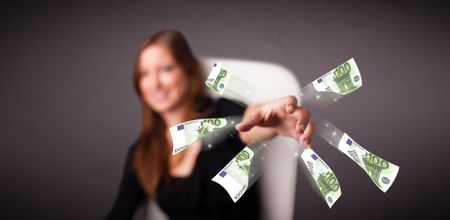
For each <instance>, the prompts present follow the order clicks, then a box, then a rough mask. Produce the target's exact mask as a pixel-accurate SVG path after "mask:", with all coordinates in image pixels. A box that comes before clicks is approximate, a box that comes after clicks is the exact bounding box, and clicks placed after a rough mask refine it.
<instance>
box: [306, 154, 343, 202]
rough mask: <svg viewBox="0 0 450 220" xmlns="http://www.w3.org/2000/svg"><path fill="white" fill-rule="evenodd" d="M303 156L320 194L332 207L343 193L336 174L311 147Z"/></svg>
mask: <svg viewBox="0 0 450 220" xmlns="http://www.w3.org/2000/svg"><path fill="white" fill-rule="evenodd" d="M301 157H302V160H303V162H304V163H305V165H306V167H307V168H308V170H309V172H310V174H311V176H312V177H313V180H314V182H315V183H316V185H317V187H318V188H319V191H320V194H321V195H322V197H323V198H324V199H325V201H326V203H327V205H328V207H330V208H331V207H332V206H333V204H334V203H335V202H336V201H337V200H338V199H339V197H341V195H342V192H341V186H340V185H339V182H338V179H337V178H336V175H335V174H334V172H333V170H331V168H330V167H329V166H328V165H327V164H326V163H325V161H323V160H322V158H320V157H319V156H318V155H317V154H316V153H315V152H314V151H313V150H312V149H311V148H306V149H305V151H303V153H302V155H301Z"/></svg>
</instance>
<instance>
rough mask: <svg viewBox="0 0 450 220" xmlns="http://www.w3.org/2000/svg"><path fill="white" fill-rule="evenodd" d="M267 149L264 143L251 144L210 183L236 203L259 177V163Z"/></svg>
mask: <svg viewBox="0 0 450 220" xmlns="http://www.w3.org/2000/svg"><path fill="white" fill-rule="evenodd" d="M266 149H267V145H266V144H265V143H251V144H249V145H247V146H246V147H244V149H242V150H241V151H240V152H239V153H238V154H237V155H236V156H235V157H234V158H233V159H232V160H231V161H230V162H229V163H228V164H227V165H226V166H225V167H224V168H223V169H222V170H221V171H220V172H219V173H217V175H216V176H214V177H213V178H212V181H214V182H216V183H218V184H220V185H221V186H222V187H223V188H224V189H225V190H226V191H227V192H228V194H229V195H230V197H231V199H232V200H233V202H236V201H238V200H239V199H240V198H241V197H242V195H243V194H244V193H245V192H246V191H247V189H249V188H250V187H251V186H252V185H253V183H255V181H256V180H257V179H258V178H259V176H260V175H261V161H262V160H264V157H263V154H264V152H265V150H266Z"/></svg>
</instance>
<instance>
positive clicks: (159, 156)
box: [133, 30, 211, 198]
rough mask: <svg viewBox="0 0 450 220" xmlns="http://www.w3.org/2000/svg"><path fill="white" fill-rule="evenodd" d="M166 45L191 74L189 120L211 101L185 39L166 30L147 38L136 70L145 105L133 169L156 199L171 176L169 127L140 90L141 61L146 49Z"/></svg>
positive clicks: (148, 192) (187, 99)
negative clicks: (166, 177) (167, 136)
mask: <svg viewBox="0 0 450 220" xmlns="http://www.w3.org/2000/svg"><path fill="white" fill-rule="evenodd" d="M154 44H162V45H164V46H166V48H168V49H169V50H170V52H171V54H172V55H173V56H174V58H175V60H176V62H177V63H178V64H179V65H180V66H181V67H182V69H183V70H184V73H185V74H187V78H188V80H189V82H188V90H189V91H188V92H187V94H186V97H185V99H186V103H187V105H189V108H188V109H189V110H188V112H186V118H185V120H191V119H194V118H195V117H196V116H197V113H198V112H199V111H201V109H203V108H204V107H205V106H206V105H208V104H209V103H210V102H211V99H210V98H208V96H206V95H205V92H204V83H203V77H202V72H201V68H200V65H199V62H198V60H197V59H196V58H195V56H194V55H193V53H192V51H191V49H190V47H189V44H188V42H187V40H186V39H185V37H184V36H183V35H182V34H181V33H180V32H178V31H176V30H162V31H159V32H157V33H155V34H154V35H152V36H149V37H147V38H146V39H144V41H143V42H142V43H141V45H140V46H139V48H138V52H137V56H136V59H135V62H134V68H133V84H134V88H135V90H136V93H137V95H138V96H139V98H140V101H141V106H142V114H143V115H142V116H143V118H142V128H141V131H140V134H139V137H138V140H137V146H136V150H135V153H134V158H133V159H134V161H133V167H134V169H135V170H136V173H137V176H138V179H139V182H140V184H141V185H142V187H143V188H144V189H145V191H146V193H147V195H148V196H149V197H153V198H154V197H155V196H156V191H157V187H158V184H159V182H160V180H161V178H162V177H163V175H165V174H168V169H169V157H170V152H169V146H168V144H169V143H168V142H167V140H166V130H167V129H168V128H167V127H166V124H165V122H164V120H163V118H162V117H161V115H160V114H159V113H157V112H155V111H154V110H152V109H151V107H150V106H148V105H147V103H146V102H145V101H144V99H143V97H142V93H141V90H140V87H139V81H140V74H139V60H140V56H141V53H142V51H143V50H145V49H146V48H148V47H150V46H152V45H154Z"/></svg>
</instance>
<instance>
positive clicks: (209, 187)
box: [106, 30, 314, 220]
mask: <svg viewBox="0 0 450 220" xmlns="http://www.w3.org/2000/svg"><path fill="white" fill-rule="evenodd" d="M133 83H134V87H135V90H136V92H137V95H138V96H139V98H140V100H141V104H142V111H143V124H142V129H141V132H140V135H139V137H138V139H137V141H136V142H135V143H133V144H132V145H131V147H130V149H129V151H128V155H127V157H126V163H125V169H124V173H123V176H122V180H121V183H120V187H119V192H118V195H117V198H116V201H115V203H114V205H113V207H112V209H111V210H110V212H109V213H108V215H107V216H106V219H108V220H111V219H131V218H132V216H133V214H134V212H135V210H136V208H137V207H138V206H139V205H140V204H141V203H142V202H143V201H145V200H146V199H147V198H153V199H155V200H156V201H157V202H158V204H159V206H160V207H161V208H162V210H163V211H164V212H165V213H166V214H167V215H168V216H169V218H170V219H247V220H248V219H258V218H259V217H260V208H261V207H260V201H259V195H258V194H259V192H258V190H257V188H258V187H257V184H255V186H254V187H252V188H250V189H249V190H248V191H247V192H246V193H245V194H244V195H243V196H242V198H241V199H240V200H239V201H238V202H237V203H233V201H232V200H231V199H230V197H229V195H228V194H227V192H226V191H225V190H224V189H223V188H222V187H221V186H220V185H218V184H216V183H214V182H212V181H211V178H212V177H214V176H215V175H216V174H217V172H218V171H220V170H221V169H222V168H223V167H224V166H225V165H226V164H227V163H228V162H229V161H230V160H231V159H232V158H233V157H234V156H235V155H236V154H237V153H238V152H239V151H240V150H241V149H242V148H243V147H244V146H245V145H246V144H247V143H249V142H251V141H253V140H256V139H258V140H265V139H269V138H271V137H273V136H275V135H285V136H290V137H294V138H298V139H299V140H300V141H302V142H303V143H305V144H306V145H308V144H309V143H310V141H311V138H312V136H313V133H314V124H313V123H312V122H310V121H309V111H308V110H307V109H304V108H302V107H298V106H297V100H296V98H295V97H294V96H288V97H283V98H279V99H277V100H273V101H271V102H267V103H264V104H259V105H254V106H248V107H246V108H244V107H241V106H240V105H237V104H235V103H233V102H232V101H229V100H227V99H223V98H221V99H219V100H217V101H213V100H212V99H210V98H209V97H208V96H207V95H206V93H205V86H204V85H205V84H204V79H203V78H202V73H201V69H200V66H199V63H198V60H197V59H196V58H195V57H194V55H193V53H192V51H191V49H190V47H189V45H188V43H187V41H186V39H185V38H184V36H183V35H182V34H181V33H180V32H178V31H174V30H163V31H160V32H158V33H156V34H154V35H153V36H150V37H149V38H147V39H145V40H144V41H143V43H142V44H141V45H140V47H139V49H138V53H137V57H136V61H135V65H134V70H133ZM234 115H243V119H242V122H241V123H240V124H237V125H236V130H235V131H234V133H232V134H231V135H230V136H229V137H227V138H226V139H225V140H223V141H221V142H220V143H217V144H215V146H214V148H213V149H211V150H209V151H202V143H201V141H197V142H195V143H194V144H192V145H191V146H190V147H189V148H187V149H185V150H184V151H182V152H180V153H178V154H176V155H175V156H172V155H171V152H172V139H171V136H170V133H169V130H168V129H169V128H170V127H171V126H174V125H176V124H178V123H181V122H185V121H188V120H192V119H197V118H207V117H212V118H220V117H226V116H234Z"/></svg>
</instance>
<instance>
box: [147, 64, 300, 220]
mask: <svg viewBox="0 0 450 220" xmlns="http://www.w3.org/2000/svg"><path fill="white" fill-rule="evenodd" d="M201 61H202V65H203V67H204V73H205V78H206V77H207V75H208V74H209V72H210V70H211V68H212V66H213V64H214V62H216V61H220V62H222V63H223V65H224V67H225V68H226V69H227V70H228V71H230V72H231V73H232V74H233V75H237V76H238V77H239V78H240V79H242V80H245V81H247V82H250V84H251V85H252V86H253V87H254V88H257V89H258V95H257V97H256V96H255V97H252V100H251V101H247V100H239V101H241V102H244V103H246V104H252V103H255V102H256V103H261V102H265V101H269V100H273V99H276V98H279V97H283V96H287V95H294V96H296V97H297V98H299V96H298V94H299V92H300V84H299V82H298V81H297V79H296V78H295V76H294V74H293V73H292V72H291V71H289V70H288V69H286V68H284V67H282V66H280V65H277V64H274V63H268V62H259V61H251V60H237V59H229V58H203V59H201ZM210 94H211V96H212V97H214V98H218V95H217V94H215V93H212V92H211V93H210ZM299 101H300V100H299ZM267 144H268V145H269V151H268V153H267V156H266V159H265V160H264V161H265V162H264V164H263V167H262V169H263V172H264V175H263V176H262V179H261V181H262V182H261V183H262V184H261V190H262V192H261V193H262V200H263V201H262V204H263V217H264V219H292V218H293V211H294V201H295V189H296V187H295V186H296V177H297V167H298V163H297V159H296V158H295V157H294V156H293V149H292V147H293V146H295V145H296V141H295V140H294V139H292V138H286V137H276V138H273V139H272V140H270V141H268V142H267ZM281 171H282V172H281ZM146 213H148V214H146V219H148V220H150V219H152V220H154V219H158V220H162V219H167V217H166V216H165V214H164V213H163V212H162V211H161V210H160V209H159V208H158V206H157V205H156V203H155V202H153V201H149V203H148V205H147V212H146Z"/></svg>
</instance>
